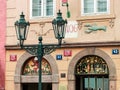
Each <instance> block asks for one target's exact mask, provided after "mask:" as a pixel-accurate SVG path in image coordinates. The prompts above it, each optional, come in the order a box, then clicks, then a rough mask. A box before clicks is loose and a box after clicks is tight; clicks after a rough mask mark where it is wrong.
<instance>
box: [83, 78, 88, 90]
mask: <svg viewBox="0 0 120 90" xmlns="http://www.w3.org/2000/svg"><path fill="white" fill-rule="evenodd" d="M84 90H88V78H84Z"/></svg>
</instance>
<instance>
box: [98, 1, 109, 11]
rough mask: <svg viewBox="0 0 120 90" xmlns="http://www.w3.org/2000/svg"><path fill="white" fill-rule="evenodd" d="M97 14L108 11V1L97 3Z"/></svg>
mask: <svg viewBox="0 0 120 90" xmlns="http://www.w3.org/2000/svg"><path fill="white" fill-rule="evenodd" d="M97 6H98V8H97V12H106V11H107V0H98V1H97Z"/></svg>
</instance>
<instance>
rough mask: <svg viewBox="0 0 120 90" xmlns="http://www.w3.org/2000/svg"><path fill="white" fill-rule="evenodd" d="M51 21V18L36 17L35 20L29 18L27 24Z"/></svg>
mask: <svg viewBox="0 0 120 90" xmlns="http://www.w3.org/2000/svg"><path fill="white" fill-rule="evenodd" d="M52 20H53V17H36V18H31V19H30V20H29V22H30V23H31V24H34V23H40V22H43V23H51V22H52Z"/></svg>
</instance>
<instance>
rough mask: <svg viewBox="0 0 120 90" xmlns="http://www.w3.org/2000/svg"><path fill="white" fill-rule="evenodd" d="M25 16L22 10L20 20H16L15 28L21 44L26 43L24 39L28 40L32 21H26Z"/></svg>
mask: <svg viewBox="0 0 120 90" xmlns="http://www.w3.org/2000/svg"><path fill="white" fill-rule="evenodd" d="M24 16H25V15H23V12H22V13H21V15H20V19H19V21H16V22H15V30H16V33H17V38H18V40H19V41H20V46H22V45H23V43H24V40H26V38H27V34H28V29H29V26H30V23H29V22H26V21H25V18H24Z"/></svg>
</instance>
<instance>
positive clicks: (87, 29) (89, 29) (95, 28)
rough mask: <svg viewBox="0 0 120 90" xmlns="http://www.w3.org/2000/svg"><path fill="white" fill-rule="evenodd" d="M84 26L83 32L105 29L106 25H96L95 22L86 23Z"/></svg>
mask: <svg viewBox="0 0 120 90" xmlns="http://www.w3.org/2000/svg"><path fill="white" fill-rule="evenodd" d="M84 27H86V29H85V33H91V32H93V31H98V30H102V31H106V28H107V27H106V26H98V25H96V24H93V25H92V24H86V25H85V26H84Z"/></svg>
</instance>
